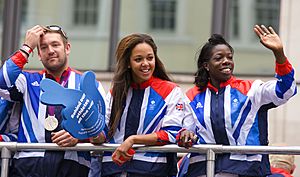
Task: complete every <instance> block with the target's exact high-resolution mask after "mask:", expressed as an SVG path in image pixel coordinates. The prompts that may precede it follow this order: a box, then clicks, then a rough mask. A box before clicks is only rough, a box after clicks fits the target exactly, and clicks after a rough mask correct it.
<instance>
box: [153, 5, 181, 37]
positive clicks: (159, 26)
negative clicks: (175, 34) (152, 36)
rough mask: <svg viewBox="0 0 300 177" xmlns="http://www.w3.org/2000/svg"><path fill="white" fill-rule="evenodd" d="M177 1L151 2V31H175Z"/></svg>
mask: <svg viewBox="0 0 300 177" xmlns="http://www.w3.org/2000/svg"><path fill="white" fill-rule="evenodd" d="M175 27H176V0H151V1H150V29H152V30H159V31H175Z"/></svg>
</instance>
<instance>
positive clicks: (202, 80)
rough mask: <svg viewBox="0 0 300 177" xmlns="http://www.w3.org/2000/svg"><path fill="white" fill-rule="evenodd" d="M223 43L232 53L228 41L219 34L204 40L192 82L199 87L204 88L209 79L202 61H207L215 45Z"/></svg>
mask: <svg viewBox="0 0 300 177" xmlns="http://www.w3.org/2000/svg"><path fill="white" fill-rule="evenodd" d="M221 44H224V45H226V46H228V47H229V49H230V50H231V52H232V54H233V53H234V50H233V48H232V47H231V46H230V45H229V43H228V42H227V41H226V40H225V39H224V38H223V36H222V35H220V34H213V35H212V36H211V37H210V38H209V39H208V42H206V43H205V44H204V45H203V47H202V48H201V50H200V51H199V52H198V54H199V55H198V59H197V67H198V69H197V72H196V73H195V81H194V84H195V85H196V86H197V87H198V88H199V89H200V90H202V89H204V88H205V87H206V86H207V83H208V81H209V73H208V71H207V70H206V69H205V67H204V63H207V62H208V61H209V60H210V59H211V57H212V50H213V49H214V47H215V46H216V45H221Z"/></svg>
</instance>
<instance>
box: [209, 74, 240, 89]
mask: <svg viewBox="0 0 300 177" xmlns="http://www.w3.org/2000/svg"><path fill="white" fill-rule="evenodd" d="M234 80H235V77H234V76H231V77H230V79H228V80H227V81H225V82H221V83H220V88H223V87H226V86H227V85H229V84H230V83H231V82H233V81H234ZM207 87H208V88H209V89H211V90H213V91H215V92H218V89H217V88H216V87H214V86H213V85H212V84H211V83H210V81H208V83H207Z"/></svg>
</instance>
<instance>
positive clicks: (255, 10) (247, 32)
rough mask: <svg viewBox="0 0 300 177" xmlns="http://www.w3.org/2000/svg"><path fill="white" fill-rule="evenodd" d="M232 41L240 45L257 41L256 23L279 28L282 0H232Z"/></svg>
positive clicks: (230, 30)
mask: <svg viewBox="0 0 300 177" xmlns="http://www.w3.org/2000/svg"><path fill="white" fill-rule="evenodd" d="M229 11H230V29H229V36H230V41H231V42H234V43H237V44H238V45H239V46H242V47H243V46H245V47H246V46H249V44H250V45H252V43H255V41H256V36H255V34H254V33H253V30H252V29H253V26H254V25H255V24H265V25H267V26H272V27H273V28H274V30H275V31H276V32H278V30H279V14H280V0H232V1H230V9H229Z"/></svg>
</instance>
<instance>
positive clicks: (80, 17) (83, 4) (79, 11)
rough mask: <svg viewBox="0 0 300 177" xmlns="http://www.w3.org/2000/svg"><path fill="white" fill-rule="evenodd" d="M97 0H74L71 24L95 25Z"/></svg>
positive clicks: (96, 20)
mask: <svg viewBox="0 0 300 177" xmlns="http://www.w3.org/2000/svg"><path fill="white" fill-rule="evenodd" d="M98 3H99V0H84V1H83V0H75V1H74V8H73V9H74V15H73V24H74V25H79V26H81V25H82V26H83V25H84V26H85V25H90V26H96V25H97V22H98V13H99V12H98Z"/></svg>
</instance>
